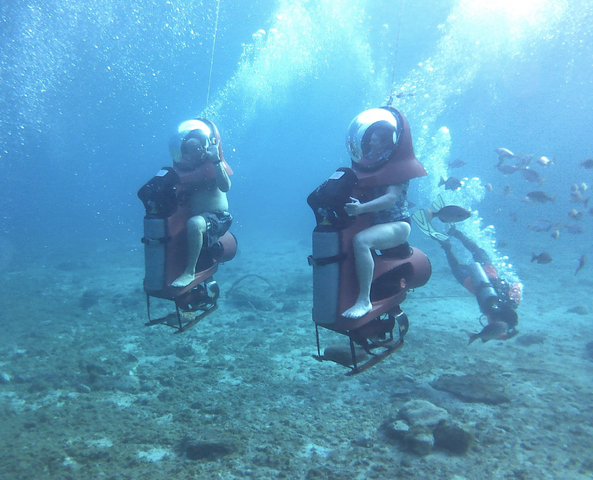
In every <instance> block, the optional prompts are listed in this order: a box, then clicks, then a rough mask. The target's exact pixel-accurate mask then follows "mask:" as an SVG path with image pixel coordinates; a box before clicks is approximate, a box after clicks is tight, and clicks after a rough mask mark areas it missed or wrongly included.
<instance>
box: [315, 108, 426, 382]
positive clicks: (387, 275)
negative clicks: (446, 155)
mask: <svg viewBox="0 0 593 480" xmlns="http://www.w3.org/2000/svg"><path fill="white" fill-rule="evenodd" d="M365 114H366V115H365ZM353 124H354V126H353V125H352V124H351V128H350V133H349V137H348V146H349V148H351V156H352V158H353V162H352V166H353V168H339V169H338V170H337V171H336V172H335V173H334V174H333V175H332V176H331V177H330V178H329V179H328V180H326V181H325V182H324V183H323V184H322V185H321V186H319V187H318V188H317V189H316V190H315V191H314V192H313V193H311V194H310V195H309V197H308V198H307V202H308V204H309V206H310V207H311V208H312V209H313V212H314V214H315V219H316V222H317V226H316V227H315V229H314V231H313V250H312V255H310V256H309V264H310V265H311V266H312V267H313V311H312V314H313V321H314V322H315V333H316V339H317V355H315V356H314V358H316V359H317V360H319V361H324V360H331V361H336V360H334V359H333V358H329V357H328V356H326V354H325V353H324V355H322V354H321V347H320V339H319V327H323V328H326V329H329V330H332V331H334V332H337V333H339V334H342V335H345V336H347V337H348V338H349V342H350V356H351V358H350V360H349V361H346V362H340V361H338V363H341V364H343V365H345V366H348V367H349V368H350V371H349V372H348V373H347V375H353V374H357V373H360V372H363V371H364V370H367V369H368V368H370V367H372V366H373V365H376V364H377V363H378V362H380V361H381V360H383V359H385V358H386V357H387V356H389V355H391V354H392V353H394V352H395V351H396V350H397V349H399V348H401V347H402V346H403V345H404V336H405V335H406V333H407V332H408V328H409V321H408V317H407V315H406V314H405V313H404V311H403V310H402V309H401V304H402V302H403V301H404V300H405V299H406V296H407V292H408V291H409V290H411V289H413V288H417V287H421V286H423V285H425V284H426V283H427V282H428V280H429V278H430V275H431V271H432V269H431V265H430V261H429V259H428V258H427V257H426V255H425V254H424V253H423V252H422V251H420V250H419V249H417V248H414V247H410V245H409V244H408V243H407V242H406V243H404V244H403V245H399V246H398V247H395V248H392V249H389V250H383V251H373V252H372V254H373V259H374V262H375V267H374V274H373V281H372V284H371V296H370V299H371V303H372V309H371V311H370V312H368V313H367V314H365V315H363V316H362V317H360V318H347V317H344V316H342V312H344V311H345V310H347V309H348V308H349V307H351V306H352V305H353V304H354V303H355V301H356V299H357V296H358V291H359V286H358V279H357V275H356V269H355V262H354V251H353V245H352V239H353V237H354V236H355V235H356V234H357V233H358V232H360V231H362V230H364V229H366V228H368V227H370V226H371V225H373V223H372V214H363V215H359V216H356V217H350V216H348V214H347V213H346V211H345V210H344V205H345V204H346V203H349V202H350V201H351V199H350V197H355V198H359V199H361V198H362V199H364V197H365V195H366V194H368V192H369V187H374V186H375V185H376V183H375V181H376V180H377V179H379V180H378V181H379V182H382V181H385V180H386V181H388V182H391V183H393V184H396V183H401V182H402V181H407V180H409V179H410V178H414V177H417V176H421V175H423V174H424V175H425V174H426V173H425V170H424V168H423V167H422V165H420V163H419V162H418V160H417V159H416V157H415V156H414V153H413V149H412V144H411V135H410V132H409V126H408V125H407V122H406V120H405V117H403V115H401V114H400V113H399V112H398V111H397V110H395V109H392V108H388V107H384V108H381V109H372V110H367V111H366V112H363V113H362V114H360V115H359V116H357V117H356V118H355V119H354V121H353ZM385 124H387V126H388V127H389V128H392V129H393V132H394V136H393V145H392V149H391V151H390V152H388V153H389V155H388V158H387V159H384V160H383V161H382V162H381V164H380V165H378V166H377V165H375V167H376V168H364V167H363V168H361V167H360V163H361V162H360V160H362V161H365V160H366V159H365V153H364V152H365V149H366V144H367V143H368V137H369V136H370V135H371V134H372V131H373V128H371V127H385ZM357 145H358V147H359V149H358V152H359V153H360V154H359V156H358V157H356V152H354V153H353V150H354V149H355V147H356V146H357ZM357 159H359V160H358V161H357ZM367 163H368V162H367ZM374 163H375V164H376V163H377V162H374ZM389 164H391V165H389ZM388 165H389V167H388V168H387V169H386V168H385V167H387V166H388ZM394 171H395V173H394ZM371 173H372V174H373V175H368V174H371ZM375 174H377V175H375ZM396 323H397V326H398V335H397V338H395V337H394V335H393V330H394V328H395V325H396ZM356 345H359V346H360V347H362V348H363V349H364V351H365V352H366V354H368V355H369V356H370V358H369V359H368V360H366V361H365V362H364V363H361V362H359V360H358V359H357V355H356V350H357V348H356ZM326 352H327V350H326Z"/></svg>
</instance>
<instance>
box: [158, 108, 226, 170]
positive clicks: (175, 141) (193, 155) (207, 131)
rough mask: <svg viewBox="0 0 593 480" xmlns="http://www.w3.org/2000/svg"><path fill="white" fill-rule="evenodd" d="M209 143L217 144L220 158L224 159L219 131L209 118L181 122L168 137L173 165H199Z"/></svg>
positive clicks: (187, 168)
mask: <svg viewBox="0 0 593 480" xmlns="http://www.w3.org/2000/svg"><path fill="white" fill-rule="evenodd" d="M210 145H218V153H219V156H220V159H221V160H222V161H224V157H223V155H222V146H221V143H220V133H219V132H218V129H217V128H216V125H214V123H212V122H211V121H210V120H206V119H204V118H197V119H192V120H186V121H185V122H182V123H181V124H180V125H179V126H178V127H177V131H176V132H175V133H174V134H173V135H171V137H170V138H169V153H170V154H171V158H172V159H173V165H174V166H175V167H178V168H179V169H181V170H191V169H194V168H197V167H199V166H200V165H201V164H202V163H203V162H204V158H205V156H206V151H207V149H208V147H209V146H210Z"/></svg>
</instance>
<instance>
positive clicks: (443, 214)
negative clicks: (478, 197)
mask: <svg viewBox="0 0 593 480" xmlns="http://www.w3.org/2000/svg"><path fill="white" fill-rule="evenodd" d="M426 210H428V221H429V222H430V221H431V220H432V219H433V218H438V219H439V220H440V221H441V222H443V223H457V222H463V221H464V220H467V219H468V218H469V217H471V215H472V214H471V212H470V211H469V210H466V209H465V208H463V207H459V206H457V205H447V206H446V207H443V208H441V209H440V210H439V211H438V212H433V211H432V210H431V209H430V208H427V209H426Z"/></svg>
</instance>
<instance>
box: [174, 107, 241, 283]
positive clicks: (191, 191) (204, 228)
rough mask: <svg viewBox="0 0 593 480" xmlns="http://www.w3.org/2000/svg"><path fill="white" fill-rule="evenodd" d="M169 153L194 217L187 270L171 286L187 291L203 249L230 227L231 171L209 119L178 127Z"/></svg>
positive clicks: (181, 193) (188, 235) (189, 225)
mask: <svg viewBox="0 0 593 480" xmlns="http://www.w3.org/2000/svg"><path fill="white" fill-rule="evenodd" d="M169 151H170V153H171V156H172V158H173V166H174V168H175V171H176V172H177V173H178V174H179V177H180V183H181V184H182V190H184V191H182V192H179V194H178V195H182V196H185V197H186V201H187V202H189V207H190V212H191V215H192V216H191V218H190V219H189V220H188V222H187V243H188V261H187V266H186V268H185V270H184V272H183V273H182V274H181V276H179V277H178V278H177V279H175V280H174V281H173V282H172V283H171V286H173V287H185V286H187V285H189V284H190V283H191V282H192V281H193V280H194V276H195V270H196V264H197V262H198V258H199V257H200V252H201V251H202V248H203V247H204V248H208V247H210V246H212V245H213V244H215V243H216V242H217V241H218V239H219V238H220V237H221V236H222V235H224V234H225V233H226V231H227V230H228V229H229V227H230V226H231V222H232V216H231V214H230V213H229V212H228V208H229V203H228V199H227V192H228V191H229V189H230V188H231V181H230V179H229V175H230V174H232V170H231V168H230V167H229V165H228V164H227V163H226V161H225V160H224V157H223V155H222V147H221V142H220V134H219V132H218V129H217V128H216V126H215V125H214V124H213V123H212V122H210V121H209V120H206V119H195V120H188V121H186V122H183V123H182V124H181V125H179V127H178V129H177V133H176V134H175V135H173V136H172V137H171V140H170V141H169Z"/></svg>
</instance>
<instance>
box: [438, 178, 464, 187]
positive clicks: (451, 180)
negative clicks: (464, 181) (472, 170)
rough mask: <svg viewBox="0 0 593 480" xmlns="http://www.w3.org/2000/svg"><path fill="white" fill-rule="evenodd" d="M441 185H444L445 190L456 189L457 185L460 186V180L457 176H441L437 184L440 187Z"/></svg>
mask: <svg viewBox="0 0 593 480" xmlns="http://www.w3.org/2000/svg"><path fill="white" fill-rule="evenodd" d="M441 185H444V186H445V190H457V189H458V188H459V187H461V181H460V180H459V179H458V178H457V177H449V178H447V180H445V179H444V178H443V177H441V181H440V182H439V185H438V186H439V187H440V186H441Z"/></svg>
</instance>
